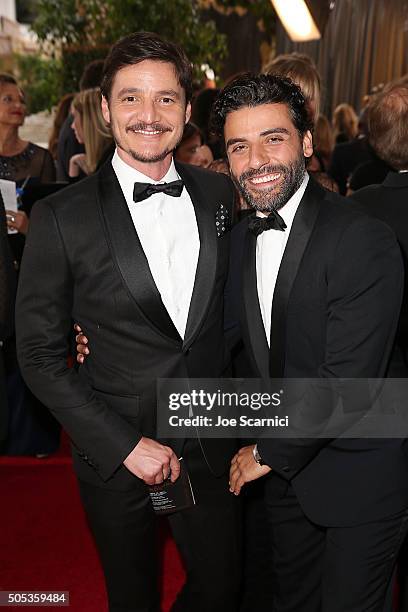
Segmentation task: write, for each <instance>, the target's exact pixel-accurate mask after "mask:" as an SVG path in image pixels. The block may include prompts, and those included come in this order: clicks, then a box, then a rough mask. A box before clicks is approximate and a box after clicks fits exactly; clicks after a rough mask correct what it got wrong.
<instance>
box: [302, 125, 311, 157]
mask: <svg viewBox="0 0 408 612" xmlns="http://www.w3.org/2000/svg"><path fill="white" fill-rule="evenodd" d="M302 146H303V155H304V156H305V157H312V155H313V137H312V134H311V132H310V131H309V130H308V131H307V132H306V134H305V135H304V136H303V143H302Z"/></svg>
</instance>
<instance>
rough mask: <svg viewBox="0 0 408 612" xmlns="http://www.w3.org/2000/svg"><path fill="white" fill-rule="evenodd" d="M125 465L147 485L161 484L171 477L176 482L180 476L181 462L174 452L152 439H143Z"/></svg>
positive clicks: (127, 458) (125, 461)
mask: <svg viewBox="0 0 408 612" xmlns="http://www.w3.org/2000/svg"><path fill="white" fill-rule="evenodd" d="M123 464H124V465H125V466H126V467H127V469H128V470H129V471H130V472H132V474H134V475H135V476H137V477H138V478H141V479H142V480H143V481H144V482H145V483H146V484H148V485H153V484H160V483H162V482H163V480H166V479H167V478H168V477H169V476H170V480H171V481H172V482H174V481H175V480H177V478H178V477H179V475H180V462H179V460H178V459H177V456H176V455H175V453H174V451H173V450H172V449H171V448H169V447H168V446H163V444H159V442H156V440H151V439H150V438H141V439H140V441H139V443H138V444H137V445H136V446H135V448H134V449H133V450H132V452H131V453H130V454H129V455H128V456H127V457H126V459H125V460H124V462H123Z"/></svg>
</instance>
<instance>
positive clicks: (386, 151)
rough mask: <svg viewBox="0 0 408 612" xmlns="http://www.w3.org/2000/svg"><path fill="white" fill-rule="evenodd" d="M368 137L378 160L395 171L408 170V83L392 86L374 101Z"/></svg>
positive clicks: (371, 103)
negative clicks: (381, 160)
mask: <svg viewBox="0 0 408 612" xmlns="http://www.w3.org/2000/svg"><path fill="white" fill-rule="evenodd" d="M368 137H369V141H370V144H371V146H372V147H373V149H374V151H375V152H376V153H377V155H378V157H380V158H381V159H383V160H384V161H385V162H386V163H387V164H388V165H389V166H391V167H392V168H394V170H408V83H404V82H403V81H402V80H400V81H397V82H395V83H391V84H390V85H388V86H386V87H385V88H384V89H383V90H382V92H381V93H379V94H377V95H376V96H374V97H373V98H372V100H371V101H370V104H369V108H368Z"/></svg>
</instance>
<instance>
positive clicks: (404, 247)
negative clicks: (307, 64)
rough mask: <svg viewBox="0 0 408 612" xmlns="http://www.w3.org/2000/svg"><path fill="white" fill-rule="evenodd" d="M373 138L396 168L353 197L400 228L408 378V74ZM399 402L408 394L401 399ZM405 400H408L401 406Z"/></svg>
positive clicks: (397, 362)
mask: <svg viewBox="0 0 408 612" xmlns="http://www.w3.org/2000/svg"><path fill="white" fill-rule="evenodd" d="M368 126H369V133H370V143H371V146H372V147H373V149H374V151H375V152H376V154H377V155H378V157H379V159H381V160H383V161H384V163H386V164H387V166H388V167H389V168H391V170H390V171H389V172H388V174H387V176H386V177H385V179H384V181H383V182H382V183H381V184H379V185H370V186H367V187H365V188H364V189H361V190H359V191H356V192H355V193H353V195H352V196H351V199H352V201H353V202H355V203H358V205H359V207H360V208H362V209H363V210H364V212H365V213H367V214H369V215H372V216H374V217H377V218H378V219H381V220H382V221H384V222H385V223H387V224H388V225H389V226H390V227H391V228H392V229H393V230H394V232H395V234H396V236H397V238H398V242H399V245H400V247H401V252H402V255H403V259H404V266H405V289H404V299H403V303H402V308H401V315H400V320H399V326H398V332H397V336H396V340H395V346H394V350H393V353H392V356H391V361H390V365H389V368H388V376H389V377H392V378H407V377H408V280H407V279H408V208H407V202H408V78H407V79H401V80H399V81H396V82H394V83H391V84H389V85H388V86H386V87H385V88H384V89H383V91H382V92H381V93H379V94H378V95H377V96H375V97H373V98H372V100H371V101H370V106H369V110H368ZM396 401H397V402H398V404H397V405H399V407H401V401H402V402H404V401H405V402H406V398H401V397H399V399H398V398H397V400H396ZM404 405H405V404H404V403H403V404H402V406H404ZM398 581H399V605H398V610H399V612H407V611H408V543H407V541H406V542H405V544H404V545H403V547H402V549H401V551H400V554H399V557H398Z"/></svg>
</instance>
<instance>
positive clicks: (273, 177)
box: [251, 172, 280, 185]
mask: <svg viewBox="0 0 408 612" xmlns="http://www.w3.org/2000/svg"><path fill="white" fill-rule="evenodd" d="M279 177H280V172H278V173H277V174H267V175H266V176H259V177H256V176H255V177H253V178H252V179H251V182H252V183H255V185H257V184H258V183H268V182H269V181H276V179H278V178H279Z"/></svg>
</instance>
